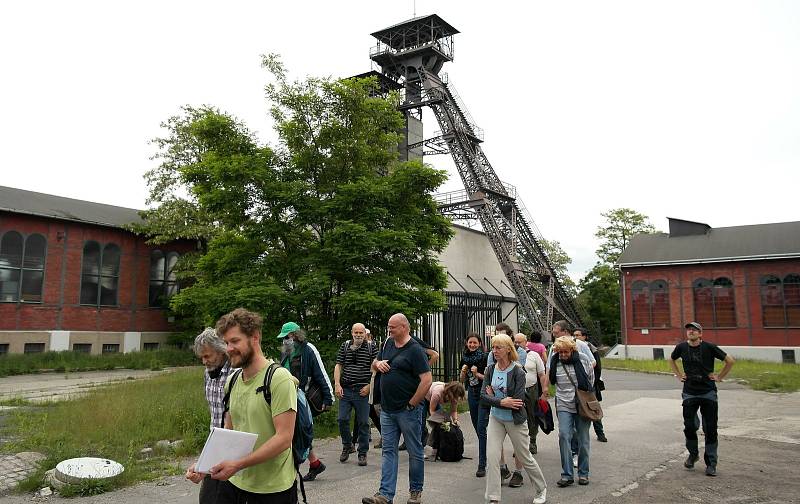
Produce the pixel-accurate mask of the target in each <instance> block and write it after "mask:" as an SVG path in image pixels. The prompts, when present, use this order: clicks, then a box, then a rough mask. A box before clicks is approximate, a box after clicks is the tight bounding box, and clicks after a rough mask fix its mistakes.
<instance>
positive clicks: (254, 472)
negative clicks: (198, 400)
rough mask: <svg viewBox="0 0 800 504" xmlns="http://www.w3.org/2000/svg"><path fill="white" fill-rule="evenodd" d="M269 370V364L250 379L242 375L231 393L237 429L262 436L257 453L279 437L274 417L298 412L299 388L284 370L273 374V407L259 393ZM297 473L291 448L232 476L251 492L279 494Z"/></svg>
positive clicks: (233, 419)
mask: <svg viewBox="0 0 800 504" xmlns="http://www.w3.org/2000/svg"><path fill="white" fill-rule="evenodd" d="M268 368H269V365H267V366H265V367H264V369H262V370H261V371H259V372H258V374H256V375H255V376H253V377H252V378H250V379H249V380H244V379H243V378H242V377H241V376H240V377H239V379H238V380H236V384H235V385H234V386H233V390H232V391H231V397H230V407H229V409H230V414H231V422H232V423H233V428H234V429H235V430H238V431H243V432H251V433H253V434H258V439H257V440H256V445H255V447H254V448H253V450H254V451H255V450H257V449H258V448H259V447H260V446H261V445H262V444H264V443H265V442H266V441H267V440H268V439H269V438H271V437H272V436H274V435H275V424H274V423H273V422H272V418H273V417H275V416H277V415H280V414H281V413H284V412H286V411H289V410H293V411H297V388H296V387H295V384H294V380H292V375H291V374H289V372H288V371H287V370H286V369H284V368H278V369H276V370H275V374H273V375H272V383H271V384H270V390H271V392H272V405H271V407H270V405H268V404H267V401H265V400H264V395H263V394H262V393H261V392H259V393H256V389H257V388H258V387H260V386H261V385H262V384H263V383H264V376H265V374H266V372H267V369H268ZM295 474H296V473H295V469H294V461H293V460H292V447H291V446H290V447H289V448H287V449H286V450H284V451H283V452H281V453H280V454H278V456H277V457H275V458H272V459H269V460H267V461H265V462H262V463H260V464H256V465H254V466H251V467H248V468H246V469H242V470H241V471H239V472H237V473H236V474H234V475H233V476H232V477H231V479H230V482H231V483H233V484H234V485H236V487H237V488H239V489H241V490H245V491H248V492H253V493H275V492H283V491H284V490H287V489H288V488H289V487H291V486H292V485H293V484H294V479H295Z"/></svg>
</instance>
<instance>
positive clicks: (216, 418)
mask: <svg viewBox="0 0 800 504" xmlns="http://www.w3.org/2000/svg"><path fill="white" fill-rule="evenodd" d="M232 371H236V368H232V367H231V363H230V361H225V365H224V366H222V370H220V373H219V376H218V377H216V378H211V377H210V376H209V375H208V369H206V372H205V374H204V382H205V387H206V401H208V409H209V410H210V411H211V427H222V422H223V415H224V413H225V406H224V405H223V404H222V400H223V399H224V398H225V383H227V381H228V376H229V375H230V374H231V372H232ZM211 427H209V430H211Z"/></svg>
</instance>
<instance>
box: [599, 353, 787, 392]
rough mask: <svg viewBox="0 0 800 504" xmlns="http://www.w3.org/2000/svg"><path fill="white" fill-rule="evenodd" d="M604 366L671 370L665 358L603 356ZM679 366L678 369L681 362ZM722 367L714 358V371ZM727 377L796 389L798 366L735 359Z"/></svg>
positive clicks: (784, 389) (775, 389)
mask: <svg viewBox="0 0 800 504" xmlns="http://www.w3.org/2000/svg"><path fill="white" fill-rule="evenodd" d="M723 350H724V349H723ZM603 368H604V369H622V370H627V371H642V372H646V373H672V370H671V369H670V366H669V361H666V360H635V359H604V360H603ZM678 368H679V369H681V363H680V362H678ZM721 369H722V363H721V362H720V361H717V362H716V368H715V370H716V371H717V372H719V371H720V370H721ZM727 379H734V380H737V381H739V382H740V383H743V384H745V385H747V386H749V387H750V388H752V389H754V390H764V391H767V392H796V391H798V390H800V365H798V364H782V363H778V362H762V361H752V360H737V361H736V363H735V364H734V366H733V369H732V370H731V372H730V374H729V375H728V377H727Z"/></svg>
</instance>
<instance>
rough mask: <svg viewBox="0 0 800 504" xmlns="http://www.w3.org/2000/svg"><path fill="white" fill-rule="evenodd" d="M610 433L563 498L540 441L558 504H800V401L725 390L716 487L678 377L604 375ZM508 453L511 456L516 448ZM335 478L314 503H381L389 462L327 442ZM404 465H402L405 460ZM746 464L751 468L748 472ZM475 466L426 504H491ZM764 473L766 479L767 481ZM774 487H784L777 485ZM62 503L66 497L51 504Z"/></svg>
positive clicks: (146, 502)
mask: <svg viewBox="0 0 800 504" xmlns="http://www.w3.org/2000/svg"><path fill="white" fill-rule="evenodd" d="M603 375H604V379H605V381H606V384H607V390H606V392H604V399H605V400H604V403H603V404H604V409H605V414H606V418H605V419H604V424H605V426H606V433H607V436H608V438H609V442H608V443H598V442H594V440H593V442H592V445H591V450H592V451H591V484H590V485H588V486H586V487H578V486H573V487H570V488H567V489H559V488H557V487H556V486H555V481H556V480H558V478H559V474H560V463H559V458H558V438H557V431H556V432H554V433H551V434H550V435H549V436H541V435H540V438H539V454H538V455H537V457H536V458H537V461H538V462H539V464H540V465H541V467H542V469H543V471H544V472H545V477H546V479H547V481H548V484H549V485H550V486H549V489H548V502H550V503H566V502H570V503H590V502H597V503H606V502H607V503H611V502H625V503H630V504H633V503H638V502H656V503H660V502H664V503H666V502H686V501H687V500H688V501H691V500H694V501H695V502H726V503H727V502H745V503H750V502H773V503H784V502H785V503H789V502H797V497H796V496H797V495H798V494H800V483H798V482H797V477H796V464H797V462H798V461H800V456H799V455H798V453H800V446H799V445H800V394H767V393H763V392H755V391H752V390H749V389H746V388H744V387H742V386H740V385H737V384H734V383H724V384H722V386H721V390H720V401H721V402H720V433H721V435H722V437H721V443H720V444H721V446H720V463H719V467H718V470H719V477H717V478H707V477H705V476H703V475H702V468H701V469H700V470H699V471H698V470H695V471H686V470H685V469H684V468H683V467H682V460H683V458H684V457H685V453H684V448H683V441H682V439H683V434H682V425H681V412H680V411H681V409H680V389H679V384H678V382H677V381H676V380H675V379H674V378H673V377H671V376H662V375H647V374H638V373H629V372H621V371H607V372H604V373H603ZM464 420H465V421H463V422H462V424H463V425H464V426H465V437H466V454H467V455H470V456H473V457H474V456H476V453H477V443H476V439H475V436H474V433H473V432H472V429H471V424H470V423H469V422H468V421H467V419H466V418H465V419H464ZM507 446H508V450H507V452H508V453H510V445H508V443H507ZM318 448H319V451H320V452H321V455H322V458H323V460H325V462H326V463H327V465H328V470H327V471H326V472H325V473H323V474H322V475H321V476H320V477H319V478H318V480H317V481H315V482H311V483H308V484H307V485H306V489H307V491H308V496H309V502H311V503H329V502H339V503H354V504H355V503H359V502H360V501H361V497H363V496H366V495H371V494H372V493H374V492H375V491H376V489H377V486H378V481H379V478H380V465H379V464H380V457H379V454H378V453H377V451H371V452H370V454H369V465H368V466H367V467H366V468H363V467H358V466H357V465H356V463H355V460H352V459H351V461H350V462H348V463H346V464H340V463H339V462H338V455H339V451H340V449H341V445H340V444H339V442H338V440H327V441H324V442H320V443H319V446H318ZM403 458H404V457H402V456H401V461H402V460H403ZM743 462H746V463H743ZM475 465H476V463H475V461H474V460H464V461H461V462H459V463H446V462H436V463H427V464H426V467H425V478H426V484H425V491H424V494H423V497H424V501H425V502H426V503H430V504H433V503H436V504H438V503H451V502H455V503H476V504H477V503H481V502H483V494H484V485H485V479H478V478H475V477H474V472H475ZM760 471H763V472H760ZM400 474H401V476H400V478H399V479H398V481H399V484H398V489H399V492H398V495H397V498H396V499H395V501H396V502H398V503H402V502H405V499H406V498H407V495H408V494H407V491H406V490H405V489H406V488H407V481H408V480H407V474H408V470H407V463H405V462H402V463H401V466H400ZM770 482H773V483H778V482H779V484H770ZM197 491H198V487H197V486H195V485H193V484H191V483H189V482H187V481H185V480H183V479H182V478H180V477H169V478H164V479H162V480H160V481H158V482H156V483H147V484H142V485H138V486H136V487H132V488H127V489H123V490H120V491H117V492H113V493H110V494H106V495H101V496H97V497H87V498H81V499H77V500H75V499H71V501H70V502H72V503H75V502H79V503H80V504H101V503H104V504H105V503H112V502H114V503H117V502H126V503H131V504H151V503H152V502H160V503H162V502H163V503H176V504H190V503H192V504H194V503H196V502H197ZM532 496H533V492H532V487H531V484H530V483H529V482H528V481H526V482H525V485H524V486H523V487H521V488H517V489H513V488H508V487H504V488H503V502H504V503H511V504H522V503H526V504H527V503H529V502H530V501H531V499H532ZM30 498H31V497H30V496H7V497H4V498H2V499H0V501H2V502H3V504H22V503H29V502H30ZM49 500H50V501H52V502H61V500H62V499H60V498H57V497H55V498H51V499H49Z"/></svg>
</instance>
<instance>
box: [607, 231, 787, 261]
mask: <svg viewBox="0 0 800 504" xmlns="http://www.w3.org/2000/svg"><path fill="white" fill-rule="evenodd" d="M673 221H674V222H673ZM687 225H692V227H693V228H694V230H693V231H692V230H691V229H690V228H689V227H687ZM670 230H671V233H654V234H643V235H637V236H634V237H633V239H632V240H631V241H630V243H629V244H628V246H627V248H626V249H625V251H624V252H623V253H622V255H621V256H620V258H619V260H618V261H617V264H618V265H619V266H620V267H623V268H625V267H633V266H658V265H669V264H697V263H709V262H730V261H752V260H763V259H788V258H798V257H800V222H779V223H775V224H756V225H751V226H733V227H724V228H712V227H710V226H707V225H705V224H701V223H691V222H690V221H682V220H679V219H670ZM687 230H688V232H687Z"/></svg>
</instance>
